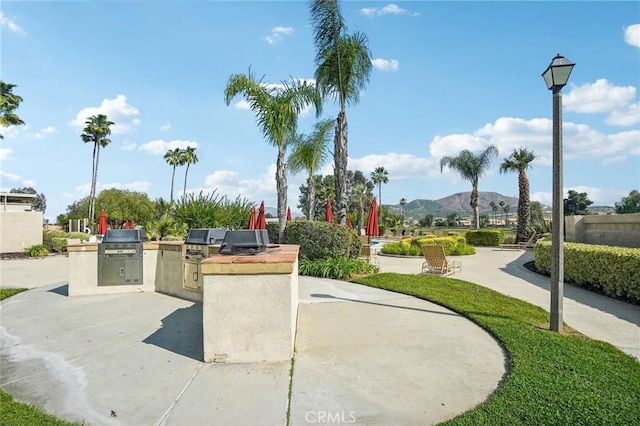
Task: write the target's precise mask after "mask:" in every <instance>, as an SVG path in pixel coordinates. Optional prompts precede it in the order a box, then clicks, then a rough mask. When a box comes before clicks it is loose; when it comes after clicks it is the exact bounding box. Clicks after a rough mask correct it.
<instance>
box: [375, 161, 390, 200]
mask: <svg viewBox="0 0 640 426" xmlns="http://www.w3.org/2000/svg"><path fill="white" fill-rule="evenodd" d="M371 180H372V181H373V183H374V184H375V185H378V206H379V207H382V184H383V183H389V172H388V171H386V170H385V168H384V167H376V169H375V170H374V171H372V172H371Z"/></svg>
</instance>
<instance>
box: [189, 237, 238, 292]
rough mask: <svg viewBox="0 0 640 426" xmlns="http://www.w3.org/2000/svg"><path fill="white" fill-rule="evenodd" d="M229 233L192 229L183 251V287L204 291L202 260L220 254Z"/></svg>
mask: <svg viewBox="0 0 640 426" xmlns="http://www.w3.org/2000/svg"><path fill="white" fill-rule="evenodd" d="M226 233H227V230H226V229H223V228H204V229H190V230H189V232H188V233H187V238H186V239H185V242H184V246H183V249H182V287H183V288H185V289H187V290H194V291H202V267H201V261H202V259H206V258H207V257H210V256H213V255H215V254H218V251H219V250H220V244H221V243H222V241H223V240H224V237H225V235H226Z"/></svg>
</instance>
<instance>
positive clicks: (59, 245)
mask: <svg viewBox="0 0 640 426" xmlns="http://www.w3.org/2000/svg"><path fill="white" fill-rule="evenodd" d="M50 250H51V251H54V252H57V253H62V252H65V251H67V239H66V238H58V237H54V238H52V239H51V243H50Z"/></svg>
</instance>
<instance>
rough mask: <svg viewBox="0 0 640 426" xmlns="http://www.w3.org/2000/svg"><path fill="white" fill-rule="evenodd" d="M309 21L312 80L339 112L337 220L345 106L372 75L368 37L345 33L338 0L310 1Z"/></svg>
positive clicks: (343, 192) (341, 203)
mask: <svg viewBox="0 0 640 426" xmlns="http://www.w3.org/2000/svg"><path fill="white" fill-rule="evenodd" d="M310 6H311V21H312V23H313V39H314V43H315V46H316V57H315V63H316V66H317V68H316V72H315V79H316V85H317V87H318V90H319V92H320V94H321V96H322V98H323V99H327V98H330V99H332V100H333V101H338V102H339V104H340V112H339V113H338V117H337V119H336V132H335V136H334V145H335V147H334V151H333V152H334V154H333V157H334V174H335V187H336V206H335V208H336V216H337V222H338V223H340V224H343V225H344V224H345V223H346V217H347V201H348V188H347V115H346V105H347V104H349V105H355V104H357V103H358V101H359V100H360V91H361V90H364V88H365V86H366V84H367V83H368V82H369V75H370V74H371V67H372V65H371V52H370V51H369V40H368V39H367V36H366V35H365V34H363V33H360V32H354V33H353V34H347V27H346V25H345V23H344V19H343V18H342V13H341V11H340V6H339V5H338V1H337V0H312V1H311V3H310Z"/></svg>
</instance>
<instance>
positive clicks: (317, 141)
mask: <svg viewBox="0 0 640 426" xmlns="http://www.w3.org/2000/svg"><path fill="white" fill-rule="evenodd" d="M333 123H334V121H333V120H331V119H327V120H322V121H319V122H317V123H316V124H315V126H314V130H313V133H311V135H309V136H306V135H296V137H295V138H294V140H293V144H292V145H293V150H292V151H291V153H290V154H289V158H288V160H287V167H288V168H289V170H290V171H291V172H292V173H294V174H295V173H298V172H300V171H302V170H303V169H304V170H305V171H306V172H307V206H306V209H307V218H309V219H311V220H313V219H314V217H313V216H314V214H313V212H314V211H315V181H314V179H313V175H314V174H315V172H316V170H317V169H318V168H320V167H322V165H324V163H325V162H326V161H327V157H328V156H329V138H330V137H331V130H332V129H333Z"/></svg>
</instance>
